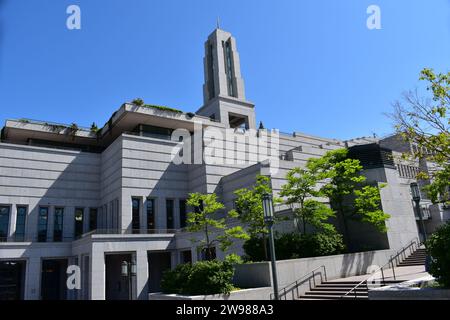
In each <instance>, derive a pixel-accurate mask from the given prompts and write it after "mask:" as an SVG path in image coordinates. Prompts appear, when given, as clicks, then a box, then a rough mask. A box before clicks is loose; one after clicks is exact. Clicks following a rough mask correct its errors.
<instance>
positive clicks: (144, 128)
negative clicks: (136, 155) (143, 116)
mask: <svg viewBox="0 0 450 320" xmlns="http://www.w3.org/2000/svg"><path fill="white" fill-rule="evenodd" d="M134 131H139V135H141V136H143V137H150V138H156V139H163V140H172V133H173V129H171V128H164V127H157V126H150V125H146V124H141V125H139V126H137V128H136V129H135V130H134Z"/></svg>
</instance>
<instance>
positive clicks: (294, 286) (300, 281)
mask: <svg viewBox="0 0 450 320" xmlns="http://www.w3.org/2000/svg"><path fill="white" fill-rule="evenodd" d="M319 269H323V275H324V278H325V281H328V278H327V269H326V267H325V265H321V266H320V267H317V268H315V269H313V270H312V271H309V272H308V273H307V274H305V275H303V276H302V277H300V278H299V279H297V280H295V281H294V282H292V283H291V284H289V285H287V286H285V287H284V288H282V289H280V290H278V297H279V298H280V299H281V297H285V300H287V299H286V297H287V293H288V292H289V291H292V294H294V291H293V290H294V289H297V290H296V292H297V298H298V297H299V292H298V287H299V286H300V285H301V284H303V283H305V281H306V280H308V282H309V289H310V290H311V289H312V285H311V279H312V281H313V283H314V286H316V274H320V281H321V283H322V282H323V279H324V278H323V277H322V272H320V273H317V272H316V271H317V270H319ZM308 276H309V278H308ZM304 280H305V281H304ZM288 289H289V290H288ZM273 296H274V293H271V294H270V299H271V300H273ZM292 297H293V298H294V296H292Z"/></svg>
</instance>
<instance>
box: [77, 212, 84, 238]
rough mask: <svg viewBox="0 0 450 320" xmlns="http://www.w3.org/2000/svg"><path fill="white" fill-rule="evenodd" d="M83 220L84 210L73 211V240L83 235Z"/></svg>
mask: <svg viewBox="0 0 450 320" xmlns="http://www.w3.org/2000/svg"><path fill="white" fill-rule="evenodd" d="M83 220H84V209H83V208H76V209H75V239H78V238H80V237H81V235H82V234H83Z"/></svg>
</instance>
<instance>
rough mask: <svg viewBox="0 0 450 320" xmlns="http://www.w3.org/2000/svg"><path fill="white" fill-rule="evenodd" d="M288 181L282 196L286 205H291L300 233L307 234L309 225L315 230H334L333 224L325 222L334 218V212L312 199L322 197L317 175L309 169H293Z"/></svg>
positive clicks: (289, 173) (287, 176) (288, 174)
mask: <svg viewBox="0 0 450 320" xmlns="http://www.w3.org/2000/svg"><path fill="white" fill-rule="evenodd" d="M286 180H287V183H286V184H284V185H283V186H282V188H281V192H280V196H282V197H286V204H289V205H291V207H292V211H293V214H294V222H295V225H296V226H297V228H298V230H299V232H301V233H303V234H306V233H307V225H311V226H313V227H314V228H315V229H322V230H332V229H333V230H334V227H333V226H332V225H331V224H329V223H326V222H325V221H327V220H328V219H329V218H330V217H332V216H334V212H333V210H332V209H331V208H329V207H328V206H326V205H325V204H323V203H321V202H319V201H317V200H314V199H310V198H311V197H318V196H319V195H320V192H319V191H318V190H317V189H316V185H317V183H318V175H317V173H316V172H314V171H312V170H308V169H302V168H293V169H292V170H290V171H289V172H288V173H287V175H286ZM300 222H301V223H300Z"/></svg>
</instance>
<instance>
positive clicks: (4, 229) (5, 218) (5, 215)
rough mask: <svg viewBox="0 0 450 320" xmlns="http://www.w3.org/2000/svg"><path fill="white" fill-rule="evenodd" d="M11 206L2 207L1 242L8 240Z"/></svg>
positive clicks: (0, 219)
mask: <svg viewBox="0 0 450 320" xmlns="http://www.w3.org/2000/svg"><path fill="white" fill-rule="evenodd" d="M9 210H10V209H9V207H8V206H1V207H0V242H5V241H7V240H8V228H9Z"/></svg>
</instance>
